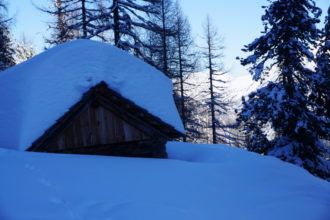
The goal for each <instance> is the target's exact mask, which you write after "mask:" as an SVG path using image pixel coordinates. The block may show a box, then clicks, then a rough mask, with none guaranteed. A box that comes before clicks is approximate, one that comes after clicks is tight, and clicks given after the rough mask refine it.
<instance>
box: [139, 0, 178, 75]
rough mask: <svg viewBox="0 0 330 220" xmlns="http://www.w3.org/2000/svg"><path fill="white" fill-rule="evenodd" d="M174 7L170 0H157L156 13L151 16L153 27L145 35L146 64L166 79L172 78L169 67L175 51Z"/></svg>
mask: <svg viewBox="0 0 330 220" xmlns="http://www.w3.org/2000/svg"><path fill="white" fill-rule="evenodd" d="M175 11H176V10H175V7H174V5H173V1H172V0H159V2H158V3H157V4H156V13H154V14H152V15H151V18H150V20H151V22H152V23H153V24H154V25H155V26H154V27H155V28H153V29H152V30H149V31H148V32H147V33H146V35H147V37H146V38H147V39H145V42H148V45H149V47H148V48H147V49H146V50H145V51H144V53H145V54H146V58H147V59H146V60H145V61H146V62H148V63H149V64H151V65H153V66H155V67H156V68H157V69H159V70H160V71H162V72H163V73H164V74H165V75H166V76H167V77H169V78H171V79H172V78H173V71H172V68H173V66H171V64H172V58H173V55H174V53H175V52H174V51H175V42H174V35H175V17H176V15H175Z"/></svg>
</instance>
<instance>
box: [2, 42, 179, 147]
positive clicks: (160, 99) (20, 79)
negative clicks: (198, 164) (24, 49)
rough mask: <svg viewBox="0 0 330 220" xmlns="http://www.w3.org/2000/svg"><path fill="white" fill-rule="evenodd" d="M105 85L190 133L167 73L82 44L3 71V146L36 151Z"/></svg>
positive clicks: (116, 52)
mask: <svg viewBox="0 0 330 220" xmlns="http://www.w3.org/2000/svg"><path fill="white" fill-rule="evenodd" d="M101 81H104V82H106V83H107V85H108V86H109V87H110V88H112V89H114V90H115V91H117V92H118V93H120V94H121V95H122V96H124V97H125V98H127V99H129V100H131V101H133V102H134V103H135V104H137V105H138V106H140V107H142V108H144V109H145V110H147V111H149V112H150V113H151V114H153V115H154V116H157V117H159V118H160V119H161V120H163V121H164V122H166V123H168V124H170V125H172V126H173V127H174V128H176V129H177V130H178V131H180V132H184V129H183V125H182V122H181V120H180V118H179V115H178V112H177V109H176V107H175V104H174V101H173V97H172V83H171V81H170V80H169V79H168V78H167V77H165V76H164V74H162V73H161V72H159V71H158V70H156V69H155V68H153V67H151V66H150V65H148V64H146V63H144V62H143V61H141V60H139V59H137V58H136V57H134V56H132V55H129V54H127V53H126V52H124V51H122V50H120V49H118V48H116V47H113V46H110V45H108V44H104V43H100V42H96V41H91V40H76V41H72V42H69V43H65V44H62V45H59V46H56V47H54V48H52V49H49V50H47V51H45V52H43V53H41V54H39V55H37V56H35V57H34V58H32V59H30V60H28V61H27V62H24V63H22V64H20V65H17V66H15V67H13V68H10V69H8V70H6V71H4V72H1V73H0V94H1V95H0V106H1V108H0V147H5V148H11V149H21V150H25V149H26V148H28V147H30V146H31V144H32V142H33V141H35V140H36V139H37V138H38V137H40V136H41V135H42V134H43V133H44V132H45V130H47V128H49V127H50V126H51V125H53V124H54V123H55V121H56V120H57V119H59V118H60V117H61V116H62V115H63V114H64V113H65V112H67V111H68V109H69V108H70V107H71V106H72V105H74V104H75V103H76V102H77V101H79V100H80V99H81V97H82V94H83V93H85V92H86V91H87V90H88V89H89V88H91V87H93V86H95V85H97V84H98V83H100V82H101Z"/></svg>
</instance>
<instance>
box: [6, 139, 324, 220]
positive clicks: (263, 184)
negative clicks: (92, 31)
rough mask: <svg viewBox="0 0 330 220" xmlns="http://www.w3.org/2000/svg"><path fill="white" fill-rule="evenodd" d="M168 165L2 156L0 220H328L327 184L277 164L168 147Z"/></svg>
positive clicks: (204, 148)
mask: <svg viewBox="0 0 330 220" xmlns="http://www.w3.org/2000/svg"><path fill="white" fill-rule="evenodd" d="M167 148H168V153H169V156H170V158H171V159H168V160H166V159H143V158H124V157H105V156H81V155H60V154H47V153H35V152H20V151H14V150H4V149H3V150H1V149H0V176H1V181H0V219H6V220H29V219H33V220H35V219H47V220H52V219H54V220H58V219H61V220H72V219H77V220H78V219H79V220H109V219H116V220H218V219H235V220H237V219H238V220H239V219H244V220H249V219H251V220H258V219H262V220H263V219H267V220H272V219H274V220H278V219H281V220H286V219H287V220H291V219H299V220H304V219H306V220H323V219H324V220H327V219H329V217H330V210H329V207H330V184H329V183H328V182H325V181H323V180H321V179H318V178H316V177H314V176H312V175H310V174H308V173H307V172H306V171H304V170H303V169H301V168H299V167H296V166H293V165H291V164H288V163H284V162H282V161H280V160H278V159H276V158H272V157H262V156H260V155H257V154H254V153H250V152H246V151H244V150H240V149H236V148H232V147H228V146H224V145H200V144H184V143H175V142H172V143H169V144H168V146H167Z"/></svg>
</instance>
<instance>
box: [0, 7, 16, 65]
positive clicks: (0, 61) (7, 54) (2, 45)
mask: <svg viewBox="0 0 330 220" xmlns="http://www.w3.org/2000/svg"><path fill="white" fill-rule="evenodd" d="M6 16H7V7H6V4H5V2H4V1H3V0H0V71H3V70H5V69H7V68H8V67H11V66H13V65H14V64H15V62H14V57H13V55H14V49H13V48H12V40H11V37H10V30H9V27H8V26H9V21H10V19H9V18H7V17H6Z"/></svg>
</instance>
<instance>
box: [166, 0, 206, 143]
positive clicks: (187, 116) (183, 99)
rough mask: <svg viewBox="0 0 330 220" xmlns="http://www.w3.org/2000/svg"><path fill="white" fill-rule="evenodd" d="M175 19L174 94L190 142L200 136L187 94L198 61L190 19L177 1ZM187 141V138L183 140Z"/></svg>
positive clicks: (191, 103) (190, 100)
mask: <svg viewBox="0 0 330 220" xmlns="http://www.w3.org/2000/svg"><path fill="white" fill-rule="evenodd" d="M174 9H175V19H174V31H175V34H174V36H173V37H174V41H173V43H174V51H173V52H174V53H173V59H172V60H171V66H173V68H172V71H173V74H172V75H173V82H174V92H175V97H176V104H177V106H178V110H179V113H180V116H181V119H182V122H183V125H184V128H185V130H186V132H187V137H188V139H189V140H191V139H192V137H196V136H198V133H199V132H198V131H197V130H198V129H197V128H196V127H198V126H200V125H199V123H198V122H197V120H196V118H195V117H194V113H193V112H194V108H196V107H197V106H196V105H194V103H195V102H194V100H193V98H192V97H189V96H188V94H187V90H188V87H190V89H191V86H192V85H191V83H188V82H187V79H189V77H190V75H191V74H192V73H194V72H195V71H196V68H197V60H198V57H197V56H196V50H194V42H193V39H192V37H191V31H190V24H189V22H188V19H187V18H186V17H185V16H184V14H183V12H182V9H181V7H180V5H179V2H178V1H177V2H176V3H175V8H174ZM183 140H184V141H186V137H184V139H183Z"/></svg>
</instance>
